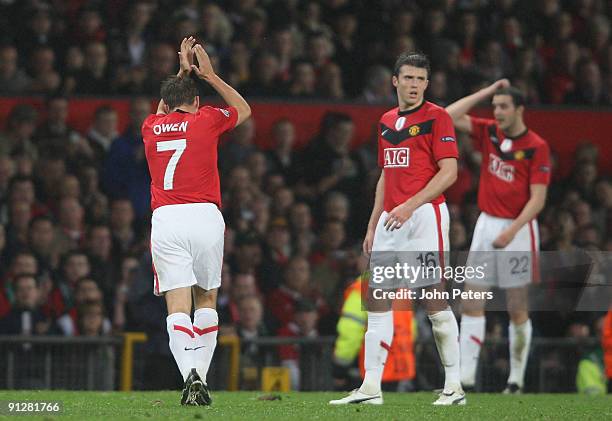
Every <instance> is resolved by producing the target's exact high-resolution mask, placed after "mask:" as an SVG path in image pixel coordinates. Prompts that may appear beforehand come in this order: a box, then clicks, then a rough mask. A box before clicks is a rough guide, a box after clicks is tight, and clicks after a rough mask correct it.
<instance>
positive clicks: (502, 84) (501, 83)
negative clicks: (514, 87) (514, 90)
mask: <svg viewBox="0 0 612 421" xmlns="http://www.w3.org/2000/svg"><path fill="white" fill-rule="evenodd" d="M491 87H492V88H493V89H494V90H498V89H504V88H509V87H510V81H509V80H508V79H499V80H497V81H495V82H493V85H491Z"/></svg>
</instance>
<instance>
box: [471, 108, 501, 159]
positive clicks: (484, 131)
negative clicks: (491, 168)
mask: <svg viewBox="0 0 612 421" xmlns="http://www.w3.org/2000/svg"><path fill="white" fill-rule="evenodd" d="M469 118H470V121H471V123H472V132H471V133H470V135H471V136H472V139H474V148H476V149H478V150H479V151H482V145H483V143H484V141H485V139H487V138H488V137H489V126H490V125H491V124H495V121H494V120H489V119H487V118H478V117H472V116H469Z"/></svg>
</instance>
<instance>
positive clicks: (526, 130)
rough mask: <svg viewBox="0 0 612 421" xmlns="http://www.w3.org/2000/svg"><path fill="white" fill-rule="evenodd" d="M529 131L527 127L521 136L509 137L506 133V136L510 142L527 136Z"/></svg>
mask: <svg viewBox="0 0 612 421" xmlns="http://www.w3.org/2000/svg"><path fill="white" fill-rule="evenodd" d="M528 131H529V129H528V128H527V127H525V130H523V131H522V132H520V133H519V134H517V135H516V136H508V135H507V134H506V133H504V136H505V137H506V138H508V139H510V140H518V139H520V138H521V137H523V136H525V135H526V134H527V132H528Z"/></svg>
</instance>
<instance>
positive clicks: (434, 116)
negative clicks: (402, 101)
mask: <svg viewBox="0 0 612 421" xmlns="http://www.w3.org/2000/svg"><path fill="white" fill-rule="evenodd" d="M458 157H459V152H458V151H457V142H456V141H455V128H454V126H453V121H452V119H451V118H450V116H449V115H448V113H447V112H446V110H445V109H444V108H442V107H438V106H437V105H435V104H432V103H431V102H427V101H424V102H423V104H421V105H420V106H419V107H417V108H415V109H413V110H408V111H399V108H394V109H392V110H390V111H387V112H386V113H385V114H383V116H382V117H381V118H380V123H379V128H378V166H379V167H381V168H383V171H384V172H385V173H384V174H385V200H384V209H385V211H387V212H390V211H391V210H393V208H395V207H396V206H397V205H399V204H401V203H403V202H405V201H406V200H408V199H409V198H411V197H412V196H414V195H415V194H416V193H418V192H419V191H421V190H423V188H424V187H425V186H426V185H427V183H429V181H430V180H431V179H432V178H433V177H434V176H435V175H436V173H437V172H438V170H439V168H438V164H437V162H438V161H439V160H441V159H443V158H458ZM442 202H444V195H442V194H441V195H440V196H438V197H436V198H435V199H434V200H432V201H431V203H433V204H439V203H442Z"/></svg>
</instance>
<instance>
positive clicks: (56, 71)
mask: <svg viewBox="0 0 612 421" xmlns="http://www.w3.org/2000/svg"><path fill="white" fill-rule="evenodd" d="M609 7H611V6H610V5H609V2H605V1H603V0H575V1H563V0H538V1H525V0H451V1H449V0H436V1H430V0H416V1H401V0H385V1H379V2H376V7H372V4H371V2H367V1H364V0H321V1H284V0H260V1H257V0H241V1H238V0H228V1H198V0H183V1H154V0H139V1H133V2H130V1H126V0H113V1H105V2H101V1H84V0H81V1H78V0H76V1H51V2H49V3H48V4H47V3H45V2H42V1H34V0H32V1H5V2H2V4H0V23H1V25H0V94H10V95H14V94H24V93H36V94H49V93H55V92H57V91H61V92H63V93H64V94H66V95H108V94H117V95H130V94H147V95H157V94H158V93H159V83H160V82H161V80H162V79H163V78H164V77H165V76H166V75H168V74H170V73H172V72H173V71H174V68H175V65H176V50H177V47H176V46H177V45H178V44H179V43H180V40H181V39H182V38H183V37H185V36H188V35H191V34H197V37H198V39H199V40H200V41H203V42H204V43H205V45H206V47H207V50H208V52H209V54H210V55H211V57H212V58H213V62H214V66H215V67H216V69H217V73H218V74H220V75H221V76H222V77H223V78H224V79H225V80H227V81H228V83H230V85H232V86H235V87H237V88H238V89H240V91H241V92H243V93H244V94H245V95H247V96H248V97H254V96H260V97H291V98H300V99H304V98H316V99H330V100H344V99H355V100H358V101H363V102H369V103H371V102H393V101H394V96H393V92H392V90H391V85H390V84H389V83H386V82H385V81H387V80H389V78H390V68H391V66H392V64H393V62H394V60H395V58H396V57H397V56H398V54H399V53H401V52H403V51H411V50H415V49H419V50H422V51H423V52H425V53H427V54H428V55H429V56H430V57H431V59H432V62H433V70H434V72H433V74H432V77H431V80H432V84H431V89H430V92H429V95H430V97H431V98H432V99H435V100H436V101H437V102H441V103H449V102H452V101H453V100H456V99H458V98H459V97H461V96H463V95H465V94H466V93H468V92H470V91H472V90H473V89H474V88H476V87H479V86H481V85H482V84H483V83H485V82H486V81H491V80H497V79H500V78H502V77H507V78H511V80H512V82H513V84H514V85H515V86H518V87H520V88H521V89H523V90H524V91H525V92H526V93H527V97H528V102H529V103H530V104H580V105H585V106H598V105H610V104H611V103H612V46H611V44H610V19H609V16H610V13H611V11H610V10H609ZM10 17H12V18H10Z"/></svg>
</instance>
